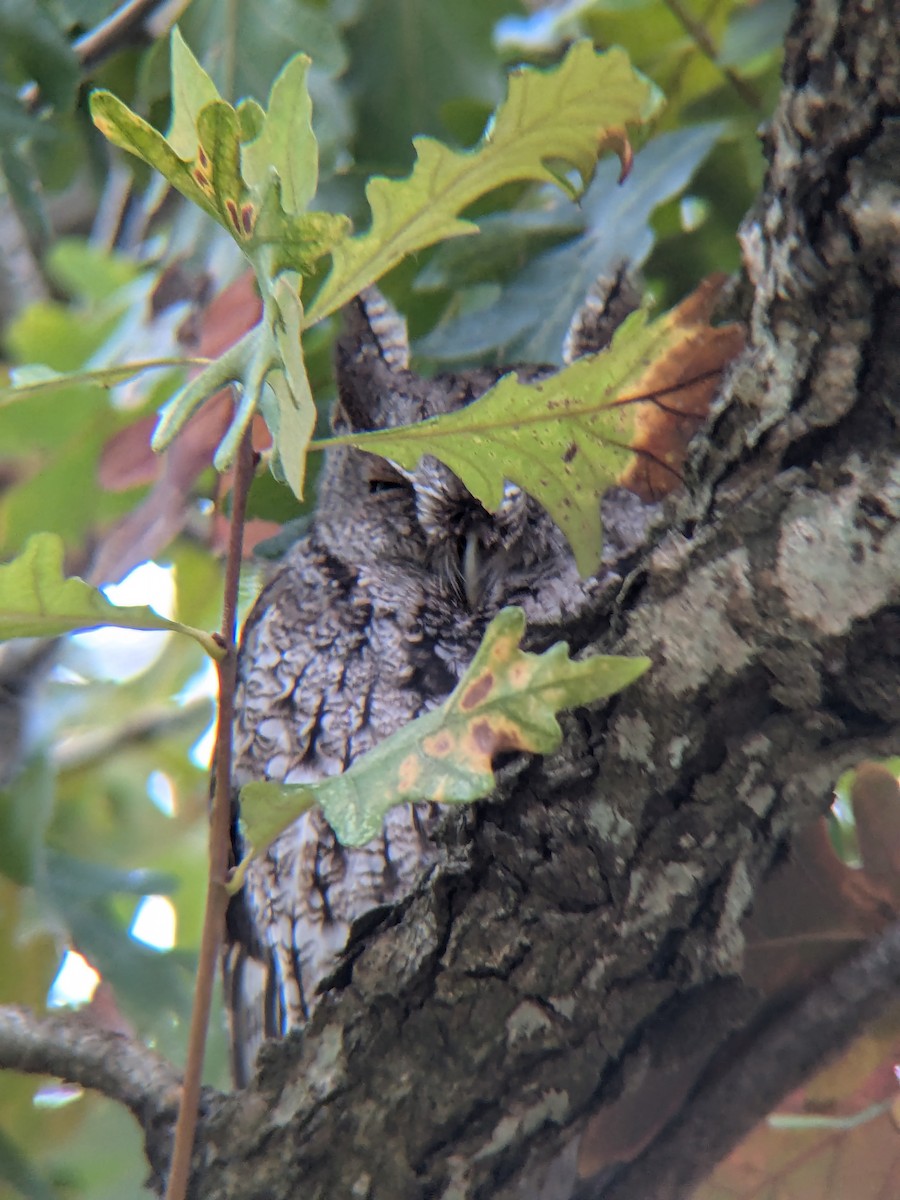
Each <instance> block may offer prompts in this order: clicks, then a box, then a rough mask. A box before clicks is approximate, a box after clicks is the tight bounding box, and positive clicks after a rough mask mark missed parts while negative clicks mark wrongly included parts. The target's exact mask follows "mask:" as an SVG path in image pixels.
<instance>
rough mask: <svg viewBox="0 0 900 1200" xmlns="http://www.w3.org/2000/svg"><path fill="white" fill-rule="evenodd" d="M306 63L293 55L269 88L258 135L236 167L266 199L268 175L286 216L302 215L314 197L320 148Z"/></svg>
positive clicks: (244, 150)
mask: <svg viewBox="0 0 900 1200" xmlns="http://www.w3.org/2000/svg"><path fill="white" fill-rule="evenodd" d="M309 68H310V60H309V59H308V58H307V56H306V55H305V54H298V55H296V56H295V57H294V58H292V59H291V60H290V61H289V62H288V63H287V65H286V66H285V67H284V68H283V69H282V71H281V74H280V75H279V76H278V77H277V79H276V80H275V82H274V83H273V84H272V91H271V93H270V94H269V109H268V112H267V113H266V115H265V121H264V123H263V125H262V129H261V132H260V133H259V136H258V137H257V138H255V140H254V141H252V142H250V143H249V144H248V145H246V146H244V147H243V150H242V152H241V165H242V168H243V171H244V177H245V178H246V180H247V182H248V184H249V185H250V187H251V188H252V189H253V190H254V191H255V192H257V193H258V194H259V195H261V196H262V195H265V193H266V190H267V189H268V187H269V182H270V179H271V176H272V174H273V173H274V175H275V176H277V178H278V179H279V180H280V183H281V204H282V207H283V208H284V211H285V212H286V213H294V214H295V213H301V212H303V211H304V210H305V209H306V208H307V207H308V205H309V203H310V201H311V200H312V198H313V196H314V195H315V194H316V185H317V183H318V177H319V147H318V143H317V142H316V139H315V136H314V134H313V130H312V101H311V100H310V98H309V89H308V87H307V82H306V80H307V75H308V73H309Z"/></svg>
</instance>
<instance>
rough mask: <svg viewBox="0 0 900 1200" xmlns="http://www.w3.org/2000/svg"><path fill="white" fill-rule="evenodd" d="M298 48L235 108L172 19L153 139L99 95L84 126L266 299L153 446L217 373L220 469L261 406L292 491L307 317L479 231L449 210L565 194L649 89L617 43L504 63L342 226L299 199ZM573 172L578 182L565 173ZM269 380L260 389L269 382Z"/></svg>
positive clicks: (301, 444) (630, 120) (307, 123)
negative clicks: (482, 120) (167, 95)
mask: <svg viewBox="0 0 900 1200" xmlns="http://www.w3.org/2000/svg"><path fill="white" fill-rule="evenodd" d="M309 65H310V64H309V60H308V59H307V58H306V57H305V56H302V55H300V56H297V57H296V58H294V59H292V60H291V61H290V62H289V63H288V64H287V65H286V66H285V68H284V69H283V71H282V72H281V74H280V75H279V76H278V78H277V79H276V81H275V83H274V84H273V86H272V91H271V94H270V96H269V102H268V108H267V109H263V108H262V107H261V106H260V105H259V104H258V103H257V102H255V101H253V100H243V101H241V103H240V104H238V105H237V107H236V108H235V107H232V106H231V105H230V104H228V103H226V102H225V101H224V100H222V99H221V97H220V96H219V94H218V91H217V89H216V88H215V85H214V84H213V82H212V80H211V79H210V77H209V76H208V75H207V73H206V72H205V71H204V70H203V69H202V67H200V65H199V64H198V63H197V61H196V59H195V58H194V57H193V55H192V54H191V52H190V51H189V50H188V48H187V46H186V44H185V42H184V40H183V38H182V37H181V35H180V34H179V33H178V31H177V30H175V31H174V32H173V35H172V97H173V109H172V119H171V124H170V127H169V131H168V134H167V135H166V136H163V135H162V134H161V133H159V132H158V131H157V130H156V129H154V128H153V126H152V125H150V124H148V122H146V121H144V120H143V119H142V118H141V117H139V116H137V115H136V114H135V113H133V112H132V111H131V110H130V109H129V108H128V106H127V105H125V104H124V103H123V102H122V101H121V100H119V99H117V98H116V97H115V96H113V95H112V94H111V93H110V92H104V91H100V92H95V93H94V95H93V96H92V98H91V112H92V115H93V118H94V122H95V124H96V125H97V126H98V128H99V129H100V130H101V131H102V132H103V133H104V134H105V135H106V136H107V138H109V140H110V141H112V142H113V143H114V144H115V145H117V146H120V147H121V148H123V149H125V150H128V151H129V152H130V153H132V154H134V155H136V156H137V157H139V158H141V159H143V160H144V162H146V163H148V164H149V165H151V166H152V167H154V168H155V169H156V170H158V171H159V172H160V173H161V174H162V175H163V176H164V177H165V178H166V179H167V180H168V181H169V183H171V184H172V185H173V187H175V188H177V189H178V190H179V191H180V192H181V193H182V194H183V195H184V196H186V197H187V198H188V199H189V200H191V201H193V202H194V203H195V204H196V205H197V206H198V207H199V208H201V209H203V211H204V212H206V213H207V214H208V215H210V216H211V217H213V218H214V219H215V220H216V221H218V222H219V224H220V225H222V226H223V228H225V229H226V230H227V231H228V233H229V234H230V235H231V236H232V237H233V238H234V239H235V241H236V242H237V243H238V245H239V246H240V247H241V249H242V251H243V252H244V253H245V254H246V256H247V258H248V259H249V260H250V262H251V264H252V266H253V269H254V271H255V273H256V279H257V283H258V286H259V289H260V294H261V296H262V299H263V317H262V321H261V322H260V324H259V326H257V327H256V328H255V329H253V330H251V331H250V332H249V333H248V334H246V335H245V336H244V337H243V338H242V339H241V340H240V341H239V342H237V343H236V344H235V345H234V346H233V347H231V349H230V350H228V351H226V353H225V354H224V355H223V356H222V357H221V358H219V359H218V360H217V361H216V362H214V363H212V364H211V365H210V366H209V367H207V368H206V370H204V371H203V372H201V374H200V375H198V376H197V377H196V378H195V379H194V380H192V381H191V382H190V383H189V384H188V385H187V386H186V387H185V388H184V389H183V390H182V391H181V392H180V393H179V394H177V395H176V396H175V397H174V398H173V399H172V400H171V402H170V403H169V404H168V405H167V406H166V408H165V410H164V411H163V414H162V417H161V420H160V424H159V427H158V429H157V432H156V435H155V439H154V444H155V447H156V448H157V449H164V448H165V447H166V446H167V445H169V444H170V442H171V441H172V439H173V438H174V436H175V435H176V434H177V432H178V431H179V429H181V428H182V427H183V426H184V423H185V422H186V421H187V420H188V418H189V417H190V416H191V415H192V414H193V413H194V412H195V411H196V409H197V408H198V407H199V406H200V405H201V404H202V403H203V401H204V400H205V399H207V398H208V397H209V396H210V395H212V394H214V393H215V392H217V391H218V390H219V389H220V388H222V387H223V386H225V385H226V384H229V383H236V384H238V385H239V387H240V391H241V401H240V403H239V405H238V408H237V411H236V414H235V417H234V420H233V421H232V424H231V427H230V428H229V430H228V433H227V434H226V436H225V438H224V440H223V442H222V444H221V446H220V447H219V450H218V453H217V455H216V466H217V467H219V468H220V469H222V468H223V467H225V466H227V465H228V464H229V463H230V462H231V461H232V459H233V456H234V453H235V450H236V448H237V445H238V443H239V441H240V439H241V437H242V435H243V433H244V430H245V429H246V428H247V426H248V424H249V422H250V421H251V420H252V418H253V414H254V413H255V412H256V411H257V410H260V411H262V414H263V416H264V417H265V419H266V421H267V423H268V425H269V428H270V430H271V432H272V434H273V438H274V445H275V458H274V464H273V465H274V468H275V470H276V473H277V474H280V475H281V476H282V477H283V478H284V479H286V481H287V482H288V483H289V484H290V486H291V488H292V489H293V491H294V493H295V494H296V495H297V497H298V498H300V497H302V494H303V482H304V475H305V459H306V452H307V447H308V445H309V442H310V439H311V436H312V431H313V427H314V424H315V406H314V403H313V399H312V393H311V389H310V386H309V381H308V378H307V374H306V369H305V365H304V361H303V354H302V349H301V341H300V337H301V333H302V331H303V329H304V328H307V327H308V326H309V325H311V324H314V323H315V322H317V321H319V320H321V319H322V318H323V317H325V316H328V315H329V314H330V313H332V312H334V311H335V309H337V308H339V307H341V305H343V304H345V303H346V302H347V301H348V300H350V299H352V298H353V297H354V296H355V295H357V294H358V293H359V292H360V291H362V290H363V289H364V288H365V287H367V286H368V285H369V284H371V283H373V282H375V281H376V280H378V279H380V278H381V276H383V275H384V274H385V273H386V272H388V271H390V270H391V269H392V268H393V267H395V266H396V265H397V264H398V263H400V262H401V261H402V260H403V259H405V258H408V257H409V256H411V255H413V254H415V253H417V252H418V251H420V250H423V249H425V248H426V247H428V246H431V245H434V244H435V243H436V242H439V241H443V240H445V239H448V238H455V237H458V236H460V235H463V234H467V233H475V232H477V226H476V225H475V224H474V223H473V222H472V221H470V220H466V219H464V218H462V217H461V216H460V214H461V213H462V212H463V211H464V210H465V209H467V208H468V207H470V206H471V205H472V204H473V203H474V202H475V201H477V200H479V199H480V198H481V197H483V196H485V195H486V194H487V193H489V192H491V191H494V190H495V189H497V188H499V187H502V186H504V185H507V184H510V183H516V182H522V181H537V182H548V181H549V182H555V183H557V184H559V185H560V186H561V187H562V188H564V189H565V190H566V191H567V192H569V193H570V194H571V195H577V194H578V193H579V192H580V191H581V190H582V189H583V188H584V187H585V186H586V185H587V184H588V183H589V182H590V179H591V177H592V175H593V172H594V168H595V166H596V162H597V158H598V155H599V153H600V152H601V150H602V149H603V148H604V146H605V145H606V143H607V142H608V141H609V140H610V139H612V140H613V141H614V142H616V143H618V142H621V141H622V139H624V137H625V130H626V128H627V127H628V126H634V125H639V124H640V123H642V122H645V121H646V120H648V119H649V118H650V117H651V116H652V115H653V113H654V112H655V111H656V109H657V108H658V106H659V100H660V97H659V93H658V92H657V91H656V89H655V88H654V87H653V86H652V85H651V84H650V83H649V82H648V81H647V80H646V79H644V78H642V77H641V76H640V75H638V74H637V73H636V72H635V71H634V69H633V68H632V66H631V64H630V63H629V61H628V58H627V55H625V54H624V53H623V52H622V51H619V50H615V49H614V50H610V51H607V52H606V53H605V54H598V53H597V52H595V51H594V49H593V47H592V46H591V45H590V44H589V43H588V42H586V41H582V42H579V43H576V44H575V45H574V46H573V47H572V48H571V49H570V51H569V52H568V54H567V55H566V56H565V58H564V59H563V61H562V62H561V63H560V64H559V66H558V67H555V68H552V69H549V70H547V71H538V70H536V69H533V68H526V69H522V70H520V71H518V72H515V73H514V74H513V75H512V76H511V78H510V84H509V94H508V96H507V99H506V101H505V102H504V103H503V104H502V105H501V106H500V107H499V108H498V110H497V112H496V113H495V115H494V117H493V118H492V120H491V122H490V123H489V125H488V128H487V130H486V131H485V133H484V135H483V136H482V139H481V141H480V142H479V143H478V144H477V145H476V146H475V147H474V148H472V149H471V150H466V151H457V150H452V149H449V148H448V147H446V146H444V145H442V144H441V143H440V142H437V141H435V140H434V139H433V138H427V137H423V138H416V139H415V141H414V145H415V150H416V163H415V166H414V167H413V170H412V173H411V174H410V175H409V176H408V177H407V178H405V179H402V180H390V179H385V178H381V177H376V178H373V179H372V180H370V182H369V184H368V186H367V188H366V198H367V200H368V202H369V207H370V210H371V223H370V226H369V228H368V229H367V230H366V231H365V232H363V233H360V234H356V235H352V234H351V233H350V229H349V222H348V221H347V219H346V218H344V217H339V216H334V215H332V214H329V213H324V212H309V211H307V206H308V205H309V204H310V203H311V201H312V200H313V198H314V196H315V193H316V187H317V175H318V149H317V144H316V139H315V136H314V134H313V131H312V106H311V101H310V97H309V91H308V88H307V75H308V71H309ZM572 169H574V171H575V172H576V173H577V175H578V177H579V180H580V183H579V185H578V186H577V187H576V186H575V185H574V184H573V183H572V182H571V180H570V179H569V177H568V175H567V174H566V171H568V170H572ZM325 254H330V255H331V260H332V266H331V270H330V272H329V274H328V276H327V278H326V279H325V281H324V283H323V285H322V287H321V288H320V290H319V291H318V293H317V295H316V296H315V298H314V300H313V303H312V305H311V307H310V309H309V311H308V313H306V314H304V312H303V308H302V304H301V298H300V297H301V290H302V285H303V279H304V277H306V276H309V275H310V274H312V273H313V272H314V269H315V266H316V263H317V262H318V260H319V259H320V258H321V257H322V256H323V255H325ZM267 385H268V387H267Z"/></svg>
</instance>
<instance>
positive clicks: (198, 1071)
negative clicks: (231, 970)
mask: <svg viewBox="0 0 900 1200" xmlns="http://www.w3.org/2000/svg"><path fill="white" fill-rule="evenodd" d="M253 467H254V454H253V446H252V443H251V440H250V430H249V429H248V430H247V432H246V433H245V434H244V437H243V439H242V441H241V445H240V449H239V450H238V457H237V463H236V467H235V476H234V489H233V492H232V504H233V507H232V516H231V530H230V535H229V542H228V559H227V561H226V565H225V589H224V598H223V602H222V639H223V641H224V643H225V646H226V647H227V652H226V655H225V657H224V658H223V659H222V660H221V662H219V663H218V664H217V668H218V673H219V719H218V728H217V733H216V753H215V772H214V785H213V801H212V812H211V814H210V821H209V881H208V883H207V892H206V912H205V915H204V918H203V934H202V937H201V941H200V959H199V963H198V967H197V987H196V991H195V993H194V1006H193V1009H192V1012H191V1028H190V1034H189V1036H188V1053H187V1062H186V1063H185V1069H184V1088H183V1091H182V1097H181V1106H180V1108H179V1111H178V1123H177V1124H176V1126H175V1145H174V1148H173V1150H172V1162H171V1167H170V1170H169V1181H168V1186H167V1188H166V1200H184V1197H185V1196H186V1194H187V1186H188V1180H189V1179H190V1172H191V1155H192V1153H193V1148H194V1135H195V1133H196V1129H197V1116H198V1109H199V1103H200V1085H201V1080H202V1074H203V1058H204V1052H205V1049H206V1033H207V1028H208V1026H209V1012H210V1006H211V1003H212V993H213V986H214V983H215V978H216V969H217V967H218V962H219V950H220V947H221V944H222V935H223V931H224V927H225V909H226V906H227V903H228V896H227V893H226V891H225V881H226V876H227V873H228V850H229V830H230V823H231V739H232V725H233V721H234V690H235V681H236V669H237V651H236V647H235V639H236V634H237V595H238V580H239V578H240V572H241V552H242V548H243V538H244V515H245V512H246V507H247V493H248V491H249V490H250V483H251V480H252V478H253Z"/></svg>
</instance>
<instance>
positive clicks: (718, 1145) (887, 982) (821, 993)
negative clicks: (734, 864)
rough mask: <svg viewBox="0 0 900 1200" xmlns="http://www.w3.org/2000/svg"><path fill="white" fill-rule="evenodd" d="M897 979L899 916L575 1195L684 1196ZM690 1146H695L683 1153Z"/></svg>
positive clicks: (886, 999)
mask: <svg viewBox="0 0 900 1200" xmlns="http://www.w3.org/2000/svg"><path fill="white" fill-rule="evenodd" d="M898 986H900V923H895V924H894V925H892V926H891V927H890V928H889V929H888V930H886V931H885V933H883V934H882V935H881V936H880V937H878V938H876V939H874V940H873V941H872V942H870V943H869V944H868V945H867V946H866V947H865V948H864V949H863V950H861V951H860V953H859V954H857V955H855V956H854V957H853V958H851V959H850V961H849V962H847V963H845V964H844V965H843V966H841V967H839V968H838V969H837V970H836V971H835V972H834V973H833V974H832V976H831V977H830V978H829V979H827V980H826V981H825V982H824V983H822V984H820V985H818V986H817V987H814V988H813V990H812V991H811V992H810V993H809V994H808V995H807V996H805V997H804V998H803V999H802V1000H801V1001H800V1002H799V1003H798V1004H796V1005H794V1006H793V1007H792V1008H790V1009H789V1010H788V1011H787V1012H785V1013H781V1014H779V1015H778V1016H776V1017H775V1018H774V1019H773V1020H772V1021H771V1022H770V1023H769V1024H768V1025H766V1026H765V1027H764V1028H763V1029H762V1030H761V1031H760V1032H759V1033H758V1034H755V1035H754V1036H752V1038H748V1039H747V1040H746V1041H745V1043H744V1047H745V1049H744V1052H743V1053H741V1054H739V1055H737V1056H736V1057H734V1058H733V1059H732V1060H731V1061H730V1062H729V1064H728V1066H727V1067H726V1068H725V1069H724V1070H721V1071H719V1072H717V1073H716V1075H715V1078H714V1079H713V1080H712V1081H711V1082H710V1083H709V1085H708V1086H706V1087H703V1086H701V1088H700V1089H699V1091H698V1093H697V1095H696V1097H695V1098H694V1099H693V1100H692V1101H690V1102H689V1103H688V1104H687V1106H686V1107H685V1108H684V1109H683V1110H682V1112H681V1113H679V1115H678V1117H677V1118H676V1119H675V1120H674V1121H673V1122H672V1123H671V1124H670V1125H669V1126H668V1127H667V1128H666V1129H665V1131H664V1132H663V1134H662V1135H661V1136H660V1137H658V1138H657V1139H656V1140H655V1141H654V1143H653V1145H652V1146H651V1148H650V1149H649V1150H648V1151H647V1152H646V1153H645V1154H644V1155H642V1156H641V1157H640V1158H639V1159H638V1160H637V1161H636V1162H634V1163H632V1164H630V1165H629V1166H628V1167H626V1168H624V1169H623V1170H622V1171H621V1172H619V1173H618V1174H617V1175H616V1177H615V1179H614V1180H612V1181H611V1182H610V1183H609V1184H606V1185H590V1184H588V1185H586V1186H584V1187H583V1188H579V1189H578V1191H577V1192H576V1193H575V1195H574V1196H573V1198H572V1200H631V1198H632V1197H634V1196H650V1195H652V1196H653V1200H679V1198H680V1197H683V1196H687V1195H689V1194H690V1190H691V1188H692V1187H695V1186H696V1185H697V1184H698V1183H700V1182H701V1181H702V1180H703V1179H704V1178H705V1177H706V1175H707V1174H708V1173H709V1172H710V1171H711V1170H712V1169H713V1167H715V1166H716V1164H717V1163H718V1162H720V1161H721V1159H723V1158H724V1157H725V1155H726V1154H728V1152H729V1151H730V1150H732V1149H733V1148H734V1147H735V1146H736V1145H737V1144H738V1143H739V1142H740V1141H741V1140H742V1139H743V1138H744V1137H746V1135H747V1134H748V1133H749V1132H750V1130H751V1129H752V1128H753V1127H754V1125H756V1124H757V1122H759V1121H761V1120H763V1119H764V1118H765V1117H766V1116H767V1114H768V1113H770V1112H771V1111H772V1109H773V1108H775V1107H776V1106H777V1104H778V1102H779V1101H780V1100H781V1099H782V1097H783V1096H785V1095H786V1094H787V1093H789V1092H791V1091H793V1090H794V1089H795V1088H797V1087H800V1086H801V1084H803V1083H805V1082H806V1080H807V1079H809V1078H810V1076H811V1075H812V1074H814V1072H815V1071H816V1070H818V1069H820V1068H821V1067H823V1066H825V1065H826V1063H827V1062H829V1061H830V1060H832V1059H834V1058H837V1057H838V1056H839V1055H840V1054H841V1052H842V1051H843V1050H845V1049H846V1048H847V1046H848V1045H849V1044H850V1043H851V1042H852V1041H853V1039H854V1038H855V1037H857V1036H858V1035H859V1034H860V1033H861V1032H862V1031H863V1029H865V1027H866V1026H867V1025H869V1024H870V1023H871V1022H872V1021H874V1020H875V1019H876V1018H877V1017H879V1016H880V1015H881V1013H882V1012H883V1011H884V1010H885V1009H886V1008H887V1007H888V1006H889V1005H891V1004H896V1001H897V989H898ZM685 1147H690V1153H687V1154H686V1153H685Z"/></svg>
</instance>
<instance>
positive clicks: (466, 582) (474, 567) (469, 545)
mask: <svg viewBox="0 0 900 1200" xmlns="http://www.w3.org/2000/svg"><path fill="white" fill-rule="evenodd" d="M462 576H463V587H464V588H465V592H466V603H467V604H468V606H469V608H470V609H471V610H472V611H473V612H474V611H475V609H476V608H477V607H478V603H479V601H480V600H481V591H482V588H481V579H482V576H481V542H480V541H479V538H478V534H477V533H468V534H466V542H465V546H464V548H463V558H462Z"/></svg>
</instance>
